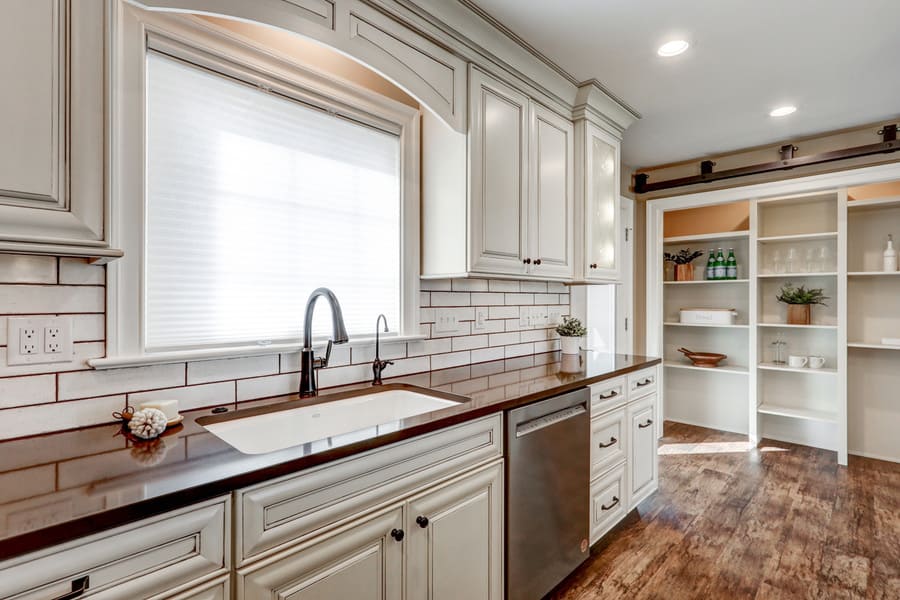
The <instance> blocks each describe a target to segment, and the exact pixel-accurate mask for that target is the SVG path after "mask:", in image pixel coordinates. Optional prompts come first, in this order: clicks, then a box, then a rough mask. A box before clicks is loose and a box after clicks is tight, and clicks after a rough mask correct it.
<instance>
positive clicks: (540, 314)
mask: <svg viewBox="0 0 900 600" xmlns="http://www.w3.org/2000/svg"><path fill="white" fill-rule="evenodd" d="M549 324H550V318H549V307H547V306H535V307H532V309H531V325H532V327H547V326H549Z"/></svg>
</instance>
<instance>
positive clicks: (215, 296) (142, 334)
mask: <svg viewBox="0 0 900 600" xmlns="http://www.w3.org/2000/svg"><path fill="white" fill-rule="evenodd" d="M146 44H147V45H146V46H145V47H144V49H143V52H142V57H141V59H142V62H143V65H144V67H145V71H144V77H142V78H141V82H142V84H143V85H144V91H145V99H146V104H145V107H144V111H143V113H142V114H140V115H139V112H140V111H136V110H135V109H134V107H133V106H132V105H128V106H124V105H123V104H119V105H118V106H119V107H120V113H121V114H122V119H123V121H126V122H127V121H128V118H129V117H131V119H132V121H131V122H132V124H134V123H137V122H138V117H139V116H141V117H143V118H142V119H141V121H142V122H143V125H144V127H143V128H133V127H132V128H127V127H123V130H124V131H128V132H129V133H128V134H126V135H124V136H123V139H122V141H121V145H120V147H121V148H122V150H123V152H121V156H118V157H117V158H116V159H115V160H117V161H119V162H120V166H119V168H118V169H116V171H117V172H119V173H121V175H120V184H119V185H120V188H119V189H118V190H117V191H114V198H116V197H119V198H124V197H130V196H129V195H128V191H129V190H130V191H131V192H132V194H134V195H139V196H140V197H141V198H142V200H143V202H142V203H141V202H121V205H120V206H117V205H116V204H114V205H113V212H114V215H115V217H116V218H115V221H114V223H115V224H116V229H117V230H118V231H117V235H118V238H119V243H120V244H121V245H122V246H124V247H125V250H126V256H125V258H124V259H122V260H121V261H117V262H116V263H113V264H112V265H111V271H110V288H111V289H110V294H109V298H110V304H111V306H110V308H111V314H110V328H109V333H110V336H109V338H110V339H109V343H108V356H109V358H106V359H99V360H96V361H92V364H94V366H98V367H103V366H119V365H121V364H131V363H134V364H140V363H142V362H165V357H166V356H168V355H175V358H176V359H182V360H183V359H184V357H185V355H187V357H188V358H190V357H191V356H194V355H196V356H197V357H203V356H220V355H222V356H225V355H241V354H246V353H257V351H254V350H253V348H256V349H257V350H258V351H265V350H266V349H268V348H273V350H272V351H275V350H276V349H277V350H282V349H283V348H285V347H290V346H296V345H297V344H299V341H300V339H301V338H302V335H303V332H302V327H303V311H304V308H305V305H306V300H307V298H308V296H309V294H310V292H312V291H313V290H314V289H315V288H317V287H320V286H324V287H328V288H331V289H332V290H333V291H334V292H335V294H336V295H337V297H338V299H339V300H340V302H341V308H342V310H343V314H344V320H345V323H346V325H347V330H348V332H349V333H350V336H351V343H352V340H353V339H354V338H357V339H359V338H369V337H371V336H373V335H374V330H375V320H376V317H377V316H378V314H379V313H384V314H385V315H386V316H387V318H388V322H389V323H390V325H391V329H392V331H391V334H392V335H401V336H416V335H418V325H417V323H418V318H417V317H418V315H417V310H418V304H417V300H418V189H417V188H418V171H417V165H418V121H417V118H418V116H417V112H416V111H415V110H413V109H410V108H409V107H405V106H400V105H399V104H397V103H396V102H394V101H392V100H389V99H386V98H383V97H380V96H376V95H375V94H373V93H370V92H363V91H361V90H359V89H357V88H355V87H349V86H345V85H343V84H339V83H335V82H333V81H326V80H324V79H323V78H321V77H319V76H318V75H316V74H311V73H308V72H305V71H301V70H299V69H297V68H296V67H294V66H293V65H288V64H286V63H283V62H281V61H278V60H277V59H273V58H272V57H269V56H263V55H253V58H254V59H255V60H252V61H248V60H247V52H246V49H241V50H242V51H241V54H240V56H241V59H242V60H241V61H236V60H233V59H232V58H231V57H230V56H229V55H228V53H227V51H228V49H227V48H222V47H216V48H215V53H213V52H210V49H209V48H207V47H204V48H203V49H202V50H200V49H198V48H193V47H188V46H183V45H182V44H181V42H173V41H171V39H170V38H157V37H155V36H154V35H150V36H148V37H147V38H146ZM223 45H224V42H223ZM124 79H125V78H123V81H122V87H123V89H128V82H127V81H125V80H124ZM135 80H137V77H136V78H135ZM323 82H325V83H323ZM121 98H125V96H124V95H123V96H122V97H121ZM135 129H137V130H138V131H139V132H140V135H138V134H137V133H135ZM141 130H142V131H141ZM129 156H130V157H131V159H130V160H129ZM135 156H141V157H143V158H142V160H141V161H137V160H134V157H135ZM114 165H115V163H114ZM114 168H115V167H114ZM138 190H140V192H138ZM114 233H116V232H114ZM330 325H331V320H330V315H329V314H328V308H327V305H326V304H324V303H322V305H321V306H320V307H319V308H318V309H317V310H316V315H315V320H314V323H313V336H314V338H316V339H324V338H326V337H328V336H330V334H331V327H330ZM95 363H97V364H95Z"/></svg>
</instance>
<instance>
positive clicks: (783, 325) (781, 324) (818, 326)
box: [757, 323, 838, 329]
mask: <svg viewBox="0 0 900 600" xmlns="http://www.w3.org/2000/svg"><path fill="white" fill-rule="evenodd" d="M757 325H758V326H759V327H788V328H791V329H837V328H838V326H837V325H788V324H787V323H757Z"/></svg>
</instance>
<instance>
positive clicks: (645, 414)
mask: <svg viewBox="0 0 900 600" xmlns="http://www.w3.org/2000/svg"><path fill="white" fill-rule="evenodd" d="M627 414H628V424H629V427H630V431H629V434H628V449H629V452H628V467H629V469H630V471H629V482H630V486H631V490H630V491H631V493H630V497H631V507H634V506H635V505H636V504H638V503H639V502H641V501H642V500H643V499H644V498H646V497H647V496H649V495H650V494H652V493H653V492H654V491H655V490H656V487H657V481H658V464H657V460H658V457H657V449H656V427H654V425H653V424H654V423H655V422H656V395H652V396H647V397H645V398H642V399H641V400H638V401H636V402H634V403H632V404H629V405H628V409H627Z"/></svg>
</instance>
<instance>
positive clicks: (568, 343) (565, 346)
mask: <svg viewBox="0 0 900 600" xmlns="http://www.w3.org/2000/svg"><path fill="white" fill-rule="evenodd" d="M559 343H560V345H561V346H562V353H563V354H578V353H579V352H580V351H581V338H580V337H573V336H570V335H561V336H559Z"/></svg>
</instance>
